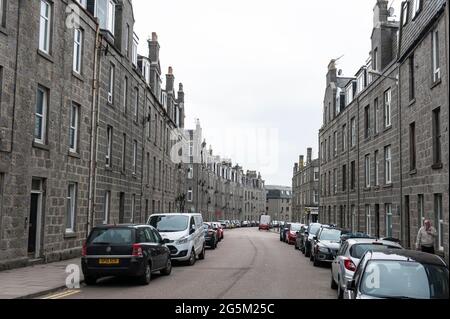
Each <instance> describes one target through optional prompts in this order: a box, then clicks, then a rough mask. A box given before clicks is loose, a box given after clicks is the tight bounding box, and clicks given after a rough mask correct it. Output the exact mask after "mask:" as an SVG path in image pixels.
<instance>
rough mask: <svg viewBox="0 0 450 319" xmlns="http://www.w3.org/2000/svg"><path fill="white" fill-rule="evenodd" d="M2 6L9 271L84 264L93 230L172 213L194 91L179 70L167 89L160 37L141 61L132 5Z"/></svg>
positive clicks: (1, 151)
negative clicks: (179, 80)
mask: <svg viewBox="0 0 450 319" xmlns="http://www.w3.org/2000/svg"><path fill="white" fill-rule="evenodd" d="M0 3H1V4H2V6H1V9H2V10H1V14H0V83H1V90H0V269H2V268H10V267H15V266H20V265H28V264H30V263H34V262H51V261H54V260H60V259H65V258H70V257H75V256H78V255H79V254H80V252H81V246H82V241H83V240H84V239H85V238H86V234H87V232H88V231H89V230H90V228H91V227H93V226H94V225H98V224H102V223H121V222H127V223H128V222H145V221H146V219H147V217H148V216H149V214H150V213H151V212H157V211H158V212H167V211H171V210H173V208H174V207H175V205H176V199H177V197H178V196H179V193H180V192H184V186H181V187H180V185H184V181H183V179H184V170H183V167H182V166H181V165H177V164H175V163H173V162H172V161H171V158H170V150H171V148H172V146H173V145H174V144H175V142H176V140H177V138H176V137H175V138H173V136H172V135H171V133H172V132H173V131H174V130H175V129H177V128H183V126H184V93H183V87H182V85H180V86H179V89H178V92H176V91H175V85H174V75H173V71H172V68H169V71H168V72H167V75H166V80H165V88H162V84H161V83H162V80H161V68H160V60H159V44H158V39H157V36H156V34H153V35H152V37H151V40H149V43H148V45H149V52H148V54H145V56H140V55H138V49H137V48H138V43H139V42H138V41H139V38H138V36H137V34H136V33H135V32H134V31H133V28H134V22H135V21H134V16H133V7H132V4H131V1H129V0H108V1H106V0H77V1H75V0H67V1H47V0H35V1H11V0H2V1H1V2H0ZM175 131H176V130H175ZM182 177H183V178H182Z"/></svg>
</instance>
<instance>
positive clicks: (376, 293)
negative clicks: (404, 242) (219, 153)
mask: <svg viewBox="0 0 450 319" xmlns="http://www.w3.org/2000/svg"><path fill="white" fill-rule="evenodd" d="M344 298H345V299H447V300H448V298H449V282H448V266H447V265H446V264H445V262H444V260H443V259H442V258H440V257H439V256H436V255H433V254H427V253H423V252H418V251H413V250H403V249H402V250H400V249H393V250H387V251H368V252H367V253H366V254H365V255H364V256H363V258H362V259H361V262H360V263H359V265H358V267H357V268H356V271H355V274H354V276H353V280H351V281H349V282H348V283H347V287H346V289H345V292H344Z"/></svg>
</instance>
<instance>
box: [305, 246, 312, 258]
mask: <svg viewBox="0 0 450 319" xmlns="http://www.w3.org/2000/svg"><path fill="white" fill-rule="evenodd" d="M310 255H311V253H310V251H309V250H308V249H307V248H305V257H310Z"/></svg>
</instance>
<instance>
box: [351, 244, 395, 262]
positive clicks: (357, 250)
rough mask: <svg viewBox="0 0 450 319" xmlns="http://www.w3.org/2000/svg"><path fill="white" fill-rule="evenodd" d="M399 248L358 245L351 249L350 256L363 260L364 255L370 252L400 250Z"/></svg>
mask: <svg viewBox="0 0 450 319" xmlns="http://www.w3.org/2000/svg"><path fill="white" fill-rule="evenodd" d="M398 248H399V247H397V246H388V245H379V244H357V245H353V246H352V247H351V248H350V256H352V257H353V258H358V259H361V258H362V256H364V254H365V253H366V252H367V251H369V250H377V251H380V250H381V251H382V250H387V249H398Z"/></svg>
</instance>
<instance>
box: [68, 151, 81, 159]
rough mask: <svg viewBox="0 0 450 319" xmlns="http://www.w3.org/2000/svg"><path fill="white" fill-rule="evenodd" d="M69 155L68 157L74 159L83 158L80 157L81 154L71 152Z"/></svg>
mask: <svg viewBox="0 0 450 319" xmlns="http://www.w3.org/2000/svg"><path fill="white" fill-rule="evenodd" d="M67 155H68V156H69V157H73V158H78V159H80V158H81V156H80V154H79V153H76V152H72V151H69V153H68V154H67Z"/></svg>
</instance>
